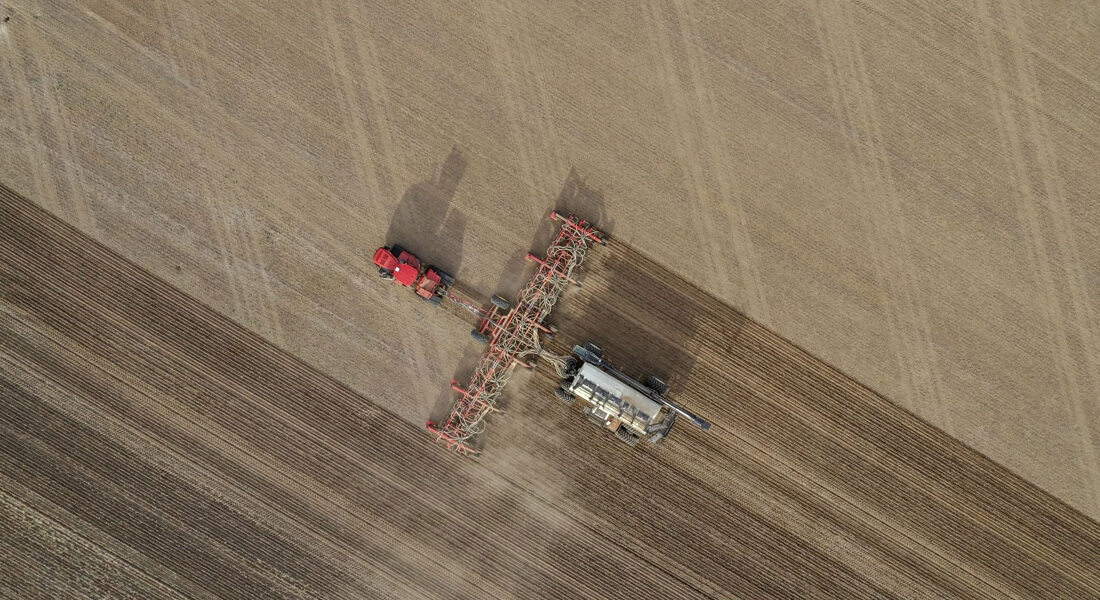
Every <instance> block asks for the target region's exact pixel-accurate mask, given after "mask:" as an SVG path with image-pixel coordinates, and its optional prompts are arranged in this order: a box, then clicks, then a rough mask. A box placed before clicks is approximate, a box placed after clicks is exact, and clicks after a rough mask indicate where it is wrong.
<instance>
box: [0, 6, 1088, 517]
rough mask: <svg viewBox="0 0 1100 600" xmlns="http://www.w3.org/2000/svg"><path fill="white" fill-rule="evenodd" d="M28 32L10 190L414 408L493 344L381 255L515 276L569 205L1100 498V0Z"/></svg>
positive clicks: (773, 325) (66, 23)
mask: <svg viewBox="0 0 1100 600" xmlns="http://www.w3.org/2000/svg"><path fill="white" fill-rule="evenodd" d="M0 17H2V19H0V182H2V183H4V184H5V185H8V186H9V187H11V188H12V189H13V190H15V191H17V192H18V193H20V194H22V195H23V196H25V197H27V198H30V199H31V200H32V201H34V202H35V203H37V204H38V205H39V206H42V207H44V208H45V209H47V210H48V211H50V212H51V213H53V214H54V215H57V216H59V217H61V218H62V219H64V220H65V221H66V222H68V223H70V224H72V225H74V226H76V227H77V228H79V229H80V230H81V231H83V232H84V233H86V234H88V235H90V236H91V237H92V238H94V239H96V240H98V241H100V242H103V243H104V244H106V245H107V246H108V247H110V248H111V249H113V250H115V251H117V252H119V253H120V254H121V255H122V256H124V257H125V258H127V259H129V260H132V261H133V262H134V263H135V264H137V265H139V266H141V267H142V268H144V269H147V270H148V271H149V272H151V273H154V274H156V275H157V276H158V277H161V278H162V279H164V280H165V281H169V282H171V283H172V284H173V285H175V286H176V287H178V288H179V289H181V290H183V291H184V292H185V293H187V294H189V295H191V296H193V297H195V298H196V299H198V300H199V301H201V302H202V303H203V304H205V305H207V306H210V307H211V308H213V309H214V310H216V311H218V312H219V313H221V314H222V315H224V316H227V317H229V318H230V319H232V320H233V321H235V322H237V323H238V324H240V325H242V326H243V327H245V328H247V329H248V330H250V331H252V332H254V333H257V334H259V335H261V336H262V337H264V338H265V339H267V340H268V341H269V342H271V343H272V344H274V345H276V346H278V347H279V348H280V349H283V350H285V351H287V352H289V353H291V354H293V355H294V356H297V357H299V358H301V359H302V360H304V361H305V362H306V363H308V364H310V365H312V366H314V367H316V368H317V369H319V370H320V371H322V372H324V373H325V374H327V375H330V376H332V377H333V378H335V379H336V380H338V381H340V382H342V383H344V384H346V385H348V386H349V387H350V388H352V389H353V390H355V391H357V392H359V393H362V394H365V395H367V396H369V397H371V398H373V399H375V400H376V401H377V402H378V403H379V405H381V406H385V407H387V408H388V409H390V410H392V411H393V412H394V414H396V415H398V416H400V417H401V418H403V419H404V420H406V421H407V422H409V423H411V424H414V425H415V424H419V423H421V422H422V421H423V420H424V418H425V416H426V415H427V414H428V413H429V412H430V411H432V410H433V408H434V407H436V406H438V405H440V404H442V403H445V400H446V399H445V398H444V397H443V395H444V393H445V388H443V389H441V386H440V385H439V382H440V381H443V382H446V381H447V379H448V378H450V377H452V376H454V375H456V374H461V373H463V372H465V368H466V367H467V366H468V365H469V364H470V362H471V361H472V360H473V356H471V355H470V353H469V350H468V346H467V344H466V340H467V338H466V336H465V327H464V326H463V325H461V324H459V323H456V322H453V321H451V320H450V319H446V318H438V315H434V314H431V315H429V314H425V313H423V312H421V311H420V310H419V307H417V306H415V305H410V304H408V303H407V302H405V298H404V297H402V296H400V295H399V294H398V293H397V290H394V289H391V288H385V287H379V286H376V285H374V281H373V275H374V269H373V268H372V266H371V263H370V257H371V251H372V250H373V249H374V248H376V247H377V246H378V245H380V244H382V243H395V242H396V243H400V244H403V245H405V246H406V247H408V248H410V249H413V250H415V251H416V252H417V253H418V254H419V255H420V256H421V257H422V258H423V259H425V260H427V261H428V262H431V263H437V264H440V265H441V266H443V267H444V268H446V269H447V270H450V271H451V272H452V273H453V274H454V275H456V277H457V278H458V281H460V282H463V283H464V284H466V285H468V286H469V287H470V288H471V289H472V290H474V291H475V292H476V293H475V294H474V295H475V297H477V298H487V297H488V296H489V295H490V294H493V293H496V292H503V293H506V294H511V293H513V292H514V291H515V290H516V289H517V288H516V285H518V281H519V280H520V279H521V278H522V277H521V269H522V263H518V264H517V262H513V259H515V258H518V257H520V256H522V255H523V253H524V252H526V251H528V250H535V249H537V245H534V246H528V244H529V242H530V241H531V239H532V238H533V236H534V234H535V231H536V230H537V229H538V227H539V223H540V222H541V221H542V220H543V219H544V218H545V215H546V213H547V212H548V211H549V210H550V209H551V208H552V207H553V206H554V204H555V199H558V201H559V203H560V204H563V205H564V206H565V208H568V209H570V210H573V211H576V212H578V213H579V214H581V215H582V216H583V217H585V218H587V219H591V220H596V221H598V222H599V224H600V226H601V227H604V228H606V229H609V230H611V233H612V234H613V235H614V236H616V238H617V239H620V240H624V241H626V242H628V243H629V244H630V245H631V247H633V248H636V249H638V250H639V251H641V252H644V253H645V254H646V255H647V256H650V257H652V258H653V259H654V261H655V262H657V263H659V264H660V265H662V266H664V267H668V268H669V269H671V270H673V271H674V272H676V273H677V274H678V275H682V276H683V277H684V278H686V279H688V280H690V281H692V282H693V283H695V284H696V285H697V286H698V287H699V288H701V289H703V290H705V291H707V292H708V293H710V294H713V295H714V296H715V297H718V298H720V299H721V300H722V302H723V303H725V304H728V305H730V306H732V307H734V308H736V309H737V310H739V311H741V312H742V313H743V314H745V315H747V316H748V317H750V318H751V319H753V320H754V321H755V322H757V323H761V324H763V325H765V326H767V327H768V328H769V329H770V330H772V331H774V332H776V333H778V334H780V335H782V336H783V337H784V338H786V339H788V340H791V341H793V342H794V343H796V344H797V345H798V346H800V347H802V348H805V349H806V350H807V351H808V352H810V353H811V354H813V355H814V356H816V357H818V358H820V359H822V360H823V361H825V362H827V363H828V364H830V365H833V366H834V367H836V368H837V369H839V370H840V371H842V372H844V373H845V374H847V375H849V376H851V377H853V378H854V379H856V380H857V381H860V382H861V383H863V384H865V385H867V386H868V387H870V388H871V389H873V390H875V391H876V392H878V393H880V394H882V395H883V396H884V397H886V398H888V399H889V400H890V401H892V402H894V403H895V404H897V405H899V406H901V407H904V408H906V409H907V410H910V411H912V412H914V413H915V414H917V415H919V416H921V417H922V418H924V419H926V420H928V421H929V422H930V423H932V424H934V425H935V426H936V427H938V428H940V429H942V430H944V431H946V432H947V433H949V434H951V435H952V436H954V437H955V438H957V439H959V440H960V441H962V442H964V443H965V444H967V445H968V446H970V447H972V448H975V449H976V450H978V451H980V452H981V453H983V454H984V455H986V456H988V457H990V458H992V459H993V460H995V461H996V462H998V463H999V464H1002V465H1004V466H1006V467H1008V468H1009V469H1011V470H1012V471H1014V472H1015V473H1017V474H1019V475H1021V476H1023V477H1024V478H1025V479H1027V480H1028V481H1031V482H1032V483H1035V484H1036V485H1038V486H1039V487H1041V488H1043V489H1044V490H1046V491H1048V492H1050V493H1052V494H1054V495H1055V496H1057V497H1058V498H1060V499H1062V500H1063V501H1065V502H1067V503H1068V504H1070V505H1071V506H1073V507H1074V508H1076V509H1078V510H1080V511H1082V512H1083V513H1085V514H1087V515H1089V516H1091V517H1092V518H1094V519H1100V444H1098V441H1100V403H1097V402H1096V398H1098V397H1100V278H1098V277H1097V276H1096V273H1098V272H1100V202H1097V200H1096V199H1097V197H1098V194H1100V169H1096V165H1097V164H1100V133H1098V132H1100V103H1098V98H1100V93H1097V92H1098V90H1100V76H1098V74H1097V73H1098V72H1097V69H1096V65H1098V64H1100V9H1098V5H1097V3H1096V2H1094V1H1090V0H1077V1H1071V0H1008V1H1000V0H975V1H973V2H964V3H957V2H946V3H945V2H914V1H913V0H875V1H868V0H644V1H640V2H633V1H630V2H607V1H599V0H562V1H555V2H522V1H516V0H435V1H432V2H394V1H393V0H354V1H353V0H321V1H318V2H308V3H301V2H259V1H247V0H170V1H169V0H83V1H80V2H74V1H65V0H50V1H43V0H7V1H6V2H5V3H4V4H3V6H2V7H0ZM577 190H583V191H584V193H581V194H577V193H576V192H577ZM395 381H399V382H401V385H394V384H393V382H395Z"/></svg>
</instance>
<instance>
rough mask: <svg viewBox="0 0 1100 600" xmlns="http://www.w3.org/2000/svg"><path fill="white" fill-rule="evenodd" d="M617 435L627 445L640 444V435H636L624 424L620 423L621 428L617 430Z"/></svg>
mask: <svg viewBox="0 0 1100 600" xmlns="http://www.w3.org/2000/svg"><path fill="white" fill-rule="evenodd" d="M615 437H617V438H619V440H620V441H622V442H623V443H625V444H626V445H627V446H637V445H638V436H636V435H634V432H633V431H630V430H629V429H627V428H626V427H623V426H622V425H620V426H619V428H618V429H616V430H615Z"/></svg>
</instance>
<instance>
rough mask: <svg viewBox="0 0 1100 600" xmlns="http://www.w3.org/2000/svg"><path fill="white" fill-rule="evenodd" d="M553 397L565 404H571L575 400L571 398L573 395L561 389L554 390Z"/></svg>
mask: <svg viewBox="0 0 1100 600" xmlns="http://www.w3.org/2000/svg"><path fill="white" fill-rule="evenodd" d="M554 395H555V396H557V397H558V400H561V401H562V402H564V403H566V404H573V400H576V398H574V397H573V394H570V393H569V392H567V391H565V390H563V389H561V388H558V389H556V390H554Z"/></svg>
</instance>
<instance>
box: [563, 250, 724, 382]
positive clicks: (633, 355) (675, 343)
mask: <svg viewBox="0 0 1100 600" xmlns="http://www.w3.org/2000/svg"><path fill="white" fill-rule="evenodd" d="M603 251H604V249H597V250H595V252H596V253H597V255H598V254H600V253H602V252H603ZM593 258H594V259H595V260H593V261H592V262H591V263H589V272H590V274H589V277H588V278H587V279H586V280H585V281H584V283H583V286H584V287H582V289H580V290H578V291H577V293H576V294H573V295H572V296H571V297H569V298H567V299H566V300H567V302H568V304H564V305H563V306H562V310H561V311H559V314H558V319H557V323H558V327H559V330H560V335H559V337H560V338H561V339H560V343H561V344H563V345H566V346H568V347H572V345H573V344H581V343H583V342H585V341H591V342H594V343H595V344H596V345H598V346H600V347H601V348H603V350H604V355H605V356H606V357H607V359H608V360H609V361H610V362H611V363H612V364H614V365H616V366H618V367H619V368H620V369H622V370H623V371H624V372H626V373H627V374H629V375H632V376H635V377H639V378H640V377H642V376H644V375H656V376H657V377H660V378H661V379H664V380H665V381H667V382H668V383H669V385H670V386H671V393H672V395H673V397H675V396H676V394H677V392H679V391H680V389H678V388H681V384H682V383H683V382H684V381H685V380H686V379H687V378H688V377H689V376H690V374H691V372H692V369H693V368H694V365H695V360H696V359H695V350H696V347H697V346H698V340H697V339H696V335H697V331H698V327H699V323H700V318H701V316H702V312H703V310H704V309H703V306H702V305H701V303H700V302H699V300H698V299H697V298H693V297H692V296H691V294H690V293H689V291H690V289H693V288H690V289H689V290H685V289H683V288H681V287H680V286H679V285H678V283H679V282H680V281H681V280H679V279H678V278H675V277H674V276H673V277H668V276H669V275H672V274H671V273H670V272H669V271H667V270H666V269H664V267H661V266H660V265H657V264H656V263H654V262H653V261H651V260H649V259H647V258H645V257H643V256H641V255H639V254H636V253H634V252H633V251H631V250H630V249H629V248H627V249H626V252H624V253H619V252H608V254H607V255H606V256H605V257H599V256H594V257H593Z"/></svg>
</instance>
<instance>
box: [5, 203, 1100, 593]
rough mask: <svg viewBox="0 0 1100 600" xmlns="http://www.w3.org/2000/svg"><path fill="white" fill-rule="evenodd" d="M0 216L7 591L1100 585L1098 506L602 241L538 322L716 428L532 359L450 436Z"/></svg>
mask: <svg viewBox="0 0 1100 600" xmlns="http://www.w3.org/2000/svg"><path fill="white" fill-rule="evenodd" d="M0 222H2V223H3V226H2V227H0V396H2V398H3V401H2V402H0V532H2V536H0V539H2V540H3V543H2V544H0V592H2V593H3V594H4V595H6V596H8V597H13V598H68V597H72V598H77V597H119V598H174V597H178V598H249V599H254V598H303V597H324V598H363V597H395V598H425V597H432V598H436V597H438V598H480V597H520V598H538V597H545V598H563V597H575V596H586V597H607V598H637V597H662V598H695V597H729V598H777V597H788V598H914V597H919V598H1014V597H1028V598H1060V599H1061V598H1090V597H1100V575H1098V573H1100V569H1098V566H1100V526H1098V525H1097V524H1096V523H1095V522H1093V521H1091V520H1089V519H1087V518H1086V517H1084V516H1082V515H1081V514H1079V513H1077V512H1075V511H1073V510H1072V509H1070V508H1068V507H1067V506H1066V505H1064V504H1062V503H1060V502H1059V501H1057V500H1055V499H1054V498H1052V497H1051V496H1049V495H1047V494H1045V493H1043V492H1041V491H1039V490H1038V489H1037V488H1035V487H1034V486H1032V485H1030V484H1028V483H1026V482H1024V481H1023V480H1021V479H1019V478H1018V477H1016V476H1014V475H1013V474H1011V473H1010V472H1008V471H1007V470H1005V469H1003V468H1000V467H999V466H997V465H996V464H994V463H992V462H991V461H989V460H988V459H986V458H984V457H983V456H981V455H980V454H978V453H976V452H974V451H972V450H970V449H968V448H967V447H966V446H964V445H962V444H961V443H959V442H957V441H955V440H953V439H952V438H950V437H949V436H946V435H945V434H943V433H941V432H939V431H938V430H936V429H935V428H933V427H931V426H929V425H928V424H926V423H924V422H923V421H921V420H920V419H918V418H916V417H914V416H912V415H911V414H909V413H907V412H905V411H904V410H901V409H899V408H897V407H896V406H894V405H892V404H890V403H889V402H887V401H885V400H883V399H882V398H881V397H879V396H877V395H875V394H874V393H873V392H871V391H869V390H867V389H866V388H863V387H861V386H860V385H858V384H857V383H855V382H853V381H852V380H850V379H848V378H847V377H845V376H844V375H842V374H840V373H838V372H836V371H834V370H833V369H831V368H829V367H828V366H827V365H824V364H822V363H821V362H820V361H817V360H816V359H814V358H813V357H812V356H809V355H808V354H806V353H804V352H802V351H800V350H799V349H798V348H796V347H794V346H792V345H790V344H789V343H787V342H785V341H784V340H782V339H781V338H778V337H777V336H775V335H774V334H771V333H770V332H768V331H767V330H766V329H763V328H762V327H760V326H758V325H756V324H755V323H753V322H751V321H749V320H747V319H745V318H743V317H741V316H740V315H738V314H737V313H736V312H735V311H733V310H732V309H730V308H729V307H728V306H726V305H725V304H723V303H722V302H720V301H719V300H717V299H715V298H713V297H712V296H709V295H707V294H705V293H703V292H701V291H699V290H698V289H697V288H695V287H692V286H691V285H690V284H688V283H687V282H685V281H683V280H682V279H680V278H679V277H677V276H676V275H675V274H673V273H671V272H669V271H667V270H665V269H663V268H661V267H659V266H658V265H657V264H655V263H653V262H652V261H649V260H648V259H646V258H645V257H644V256H641V255H640V254H638V253H637V252H635V251H633V250H631V249H630V248H629V247H626V246H624V245H622V244H619V243H617V242H612V243H611V244H610V245H608V246H607V247H603V248H599V249H597V250H596V251H595V252H593V253H592V254H591V260H590V261H589V263H588V264H587V273H586V274H585V276H584V285H583V287H581V288H579V289H576V290H572V291H570V292H569V293H568V294H567V296H566V297H565V298H564V299H563V301H562V303H561V304H560V306H559V309H558V311H557V313H556V314H555V319H556V321H557V324H558V325H559V327H560V332H559V336H558V338H557V339H555V340H554V342H553V343H552V346H551V347H552V349H553V350H554V351H557V352H564V351H565V349H566V347H567V345H568V344H571V343H574V342H575V341H583V340H584V339H591V340H593V341H596V342H597V343H600V344H601V345H602V346H604V348H605V349H606V352H607V356H608V357H609V358H611V359H613V360H614V361H616V362H618V363H620V364H621V365H622V366H623V367H624V368H626V369H628V370H631V371H638V372H641V371H646V372H651V373H655V374H658V375H664V376H666V377H668V378H669V380H670V382H671V383H672V386H673V390H672V394H673V395H674V396H675V397H676V398H677V399H679V400H680V401H682V402H683V403H684V404H686V405H688V406H689V407H690V408H691V409H693V410H696V411H698V412H699V413H701V414H702V415H703V416H704V417H706V418H708V419H709V420H711V421H713V422H714V423H715V427H714V429H712V430H711V431H710V432H708V433H703V432H699V431H695V430H692V429H691V428H690V427H689V426H682V425H678V426H677V427H678V429H677V430H676V431H674V432H673V436H672V437H671V438H670V439H669V441H668V442H667V443H666V444H665V445H663V446H661V447H658V448H641V447H640V448H636V449H630V448H627V447H626V446H624V445H622V444H619V443H618V442H616V441H615V440H614V439H613V438H612V437H611V436H610V435H609V434H608V435H604V432H600V431H598V430H595V429H594V428H593V427H592V426H591V425H589V424H587V423H585V422H584V421H583V419H582V418H581V417H580V416H579V415H578V414H574V413H573V412H571V410H572V409H570V408H569V407H566V406H564V405H561V404H560V403H557V402H556V400H554V399H553V397H552V395H551V390H552V388H553V386H554V385H555V384H554V382H553V378H552V376H551V374H550V371H549V369H547V368H545V367H541V368H539V369H537V370H536V371H535V372H533V373H531V372H520V373H517V374H516V376H515V377H514V379H513V381H512V383H511V384H510V388H509V392H508V398H507V399H506V405H505V407H504V408H505V411H504V414H502V415H497V416H494V417H493V418H492V422H491V423H490V428H489V430H488V432H487V433H486V435H485V436H484V440H483V441H484V443H485V447H486V453H485V454H484V455H483V456H482V457H480V458H478V459H476V460H469V459H464V458H460V457H457V456H453V455H450V454H447V453H446V452H445V451H444V450H443V449H442V448H441V447H440V446H439V445H437V444H435V443H434V442H433V441H432V440H431V439H430V437H429V436H428V435H427V434H426V433H425V432H424V431H423V430H422V429H420V428H418V427H415V426H412V425H410V424H408V423H407V422H406V421H405V420H403V419H401V418H399V417H397V416H395V415H394V414H392V413H390V412H388V411H386V410H382V409H380V408H378V407H377V406H376V405H374V404H373V403H372V402H371V400H370V398H365V397H363V396H360V395H358V394H356V393H354V392H352V391H351V390H349V389H348V388H346V387H345V386H343V385H341V384H339V383H337V382H335V381H334V380H333V379H331V378H330V377H327V376H325V375H323V374H322V373H320V372H318V371H316V370H315V369H312V368H310V367H308V366H306V365H305V364H304V363H302V362H301V361H299V360H297V359H296V358H294V357H293V356H290V355H288V354H287V353H285V352H282V351H280V350H279V349H277V348H276V347H274V346H273V345H271V344H269V343H267V342H265V341H263V340H262V339H261V338H259V337H257V336H256V335H254V334H252V333H250V332H248V331H247V330H245V329H243V328H241V327H239V326H238V325H236V324H234V323H233V322H231V321H229V320H227V319H225V318H224V317H222V316H220V315H218V314H217V313H215V312H214V311H212V310H210V309H209V308H207V307H205V306H203V305H202V304H200V303H198V302H196V301H195V300H193V299H191V298H190V297H188V296H186V295H184V294H182V293H180V292H179V291H178V290H176V289H175V288H173V287H171V286H169V285H167V284H166V283H164V282H163V281H162V280H160V279H158V278H155V277H153V276H151V275H149V274H148V273H147V272H145V271H143V270H141V269H139V268H137V267H135V266H134V265H132V264H130V263H128V262H126V261H124V260H122V259H120V258H119V257H118V256H117V255H115V254H113V253H111V252H110V251H108V250H107V249H105V248H104V247H103V246H101V245H99V244H97V243H96V242H94V241H92V240H91V239H90V238H88V237H86V236H84V235H82V234H80V233H79V232H77V231H76V230H75V229H73V228H72V227H70V226H68V225H65V224H64V223H62V222H61V221H59V220H58V219H56V218H54V217H52V216H50V215H49V214H48V213H46V212H44V211H42V210H41V209H39V208H37V207H35V206H34V205H33V204H32V203H30V202H28V201H26V200H25V199H23V198H20V197H18V196H16V195H14V194H11V193H10V192H8V191H7V190H4V191H3V192H2V193H0ZM444 383H445V382H441V385H442V384H444Z"/></svg>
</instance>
